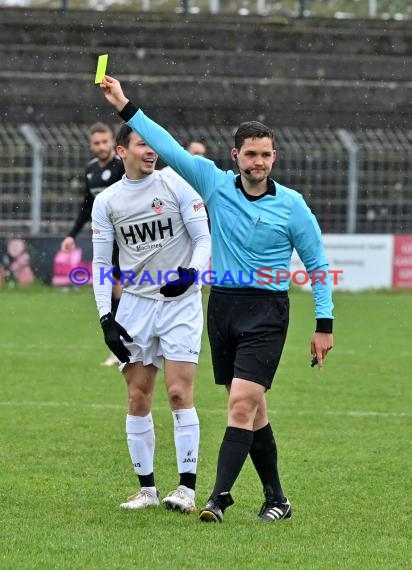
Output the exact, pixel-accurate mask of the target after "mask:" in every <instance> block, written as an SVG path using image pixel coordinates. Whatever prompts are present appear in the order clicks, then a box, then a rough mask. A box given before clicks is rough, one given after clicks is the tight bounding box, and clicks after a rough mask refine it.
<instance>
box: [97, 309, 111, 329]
mask: <svg viewBox="0 0 412 570" xmlns="http://www.w3.org/2000/svg"><path fill="white" fill-rule="evenodd" d="M113 322H114V318H113V315H112V313H107V314H106V315H103V316H102V317H100V324H101V325H102V328H103V329H104V328H105V327H107V325H109V326H110V325H112V324H113Z"/></svg>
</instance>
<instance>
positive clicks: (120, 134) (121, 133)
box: [116, 123, 133, 148]
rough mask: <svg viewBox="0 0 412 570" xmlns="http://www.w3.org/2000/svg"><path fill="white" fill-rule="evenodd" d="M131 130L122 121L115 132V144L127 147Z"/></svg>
mask: <svg viewBox="0 0 412 570" xmlns="http://www.w3.org/2000/svg"><path fill="white" fill-rule="evenodd" d="M132 132H133V129H131V128H130V127H129V125H127V124H126V123H122V124H121V125H120V128H119V130H118V131H117V133H116V146H124V148H127V147H128V146H129V142H130V135H131V134H132Z"/></svg>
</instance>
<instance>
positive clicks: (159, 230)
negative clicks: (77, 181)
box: [120, 218, 173, 245]
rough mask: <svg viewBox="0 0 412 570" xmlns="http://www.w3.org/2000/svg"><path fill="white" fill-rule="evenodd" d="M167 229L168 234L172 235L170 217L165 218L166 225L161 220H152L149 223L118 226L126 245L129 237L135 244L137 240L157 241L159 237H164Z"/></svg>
mask: <svg viewBox="0 0 412 570" xmlns="http://www.w3.org/2000/svg"><path fill="white" fill-rule="evenodd" d="M166 230H168V233H169V236H170V237H171V236H173V224H172V219H171V218H167V225H165V226H164V225H162V220H153V222H151V223H149V224H148V223H146V222H145V223H143V224H133V225H129V226H128V227H127V228H123V226H120V231H121V232H122V235H123V237H124V240H125V243H126V245H127V244H128V243H129V238H130V240H131V243H133V244H135V243H137V242H138V240H139V241H141V242H145V241H148V240H150V241H157V240H159V239H164V237H165V232H166Z"/></svg>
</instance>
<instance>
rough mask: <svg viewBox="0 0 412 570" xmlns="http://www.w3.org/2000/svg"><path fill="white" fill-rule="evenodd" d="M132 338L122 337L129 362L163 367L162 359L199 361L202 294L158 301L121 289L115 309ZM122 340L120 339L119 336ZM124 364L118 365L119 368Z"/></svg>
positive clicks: (198, 292) (197, 292) (118, 320)
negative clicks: (128, 340)
mask: <svg viewBox="0 0 412 570" xmlns="http://www.w3.org/2000/svg"><path fill="white" fill-rule="evenodd" d="M116 321H117V322H118V323H119V324H121V325H122V327H124V328H125V329H126V330H127V332H128V333H129V335H130V336H131V337H132V338H133V342H127V341H123V342H124V344H125V346H127V348H128V349H129V350H130V352H131V356H130V362H143V364H144V365H145V366H146V365H148V364H153V365H154V366H156V367H157V368H161V367H162V360H163V358H165V359H166V360H175V361H178V362H194V363H195V364H197V363H198V360H199V352H200V344H201V340H202V329H203V310H202V295H201V292H200V291H195V292H193V294H191V295H185V296H184V297H177V298H176V299H175V300H173V301H158V300H155V299H148V298H145V297H138V296H137V295H132V294H131V293H127V292H126V291H124V292H123V293H122V296H121V299H120V303H119V307H118V309H117V313H116ZM122 340H123V339H122ZM123 368H124V364H123V365H120V370H122V369H123Z"/></svg>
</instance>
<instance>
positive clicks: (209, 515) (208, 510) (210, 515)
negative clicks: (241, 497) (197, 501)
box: [199, 493, 234, 523]
mask: <svg viewBox="0 0 412 570" xmlns="http://www.w3.org/2000/svg"><path fill="white" fill-rule="evenodd" d="M233 503H234V501H233V499H232V496H231V494H230V493H220V495H217V496H216V497H211V498H210V499H209V500H208V502H207V503H206V505H205V506H204V507H203V509H200V511H199V519H200V520H201V521H202V522H220V523H221V522H223V515H224V513H225V510H226V509H227V507H230V506H231V505H233Z"/></svg>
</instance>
